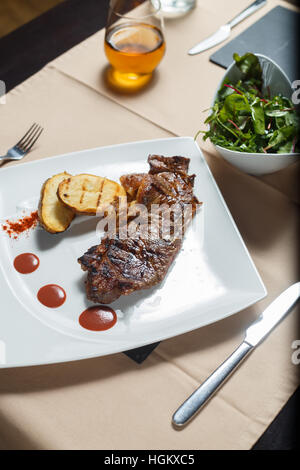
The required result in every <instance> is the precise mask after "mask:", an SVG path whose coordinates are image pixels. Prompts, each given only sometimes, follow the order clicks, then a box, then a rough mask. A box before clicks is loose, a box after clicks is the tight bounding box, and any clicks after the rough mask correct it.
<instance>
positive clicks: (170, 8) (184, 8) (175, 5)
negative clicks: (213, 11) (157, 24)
mask: <svg viewBox="0 0 300 470" xmlns="http://www.w3.org/2000/svg"><path fill="white" fill-rule="evenodd" d="M195 6H196V0H161V12H162V13H163V15H164V16H166V17H168V16H170V17H173V16H181V15H184V14H185V13H187V12H188V11H190V10H192V8H194V7H195Z"/></svg>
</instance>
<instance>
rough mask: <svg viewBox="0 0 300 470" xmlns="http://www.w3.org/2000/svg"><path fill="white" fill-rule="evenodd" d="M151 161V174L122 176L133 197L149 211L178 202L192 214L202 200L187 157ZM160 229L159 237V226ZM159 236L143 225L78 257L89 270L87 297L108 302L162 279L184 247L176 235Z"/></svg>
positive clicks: (100, 301) (156, 158)
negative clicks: (188, 208) (195, 193)
mask: <svg viewBox="0 0 300 470" xmlns="http://www.w3.org/2000/svg"><path fill="white" fill-rule="evenodd" d="M148 162H149V164H150V172H149V173H148V174H136V175H125V176H123V177H121V178H120V180H121V182H122V185H123V186H124V188H125V189H126V188H129V194H130V196H131V197H132V196H133V195H135V197H136V202H137V203H139V204H144V205H145V206H146V207H147V208H148V209H151V205H152V204H159V205H160V204H167V205H168V206H173V205H174V204H175V205H178V204H179V205H180V207H181V208H184V206H185V205H186V204H191V205H192V208H193V213H194V211H195V209H196V205H197V204H199V203H198V200H197V198H196V197H195V196H194V195H193V184H194V178H195V176H194V175H193V176H189V175H188V174H187V171H188V166H189V159H187V158H184V157H169V158H168V157H163V156H157V155H152V156H150V157H149V158H148ZM147 217H148V216H147ZM149 217H150V216H149ZM159 217H161V216H159ZM149 223H150V221H149V219H148V218H147V220H145V224H146V225H147V226H148V224H149ZM144 228H145V227H144ZM147 228H148V227H147ZM158 231H159V234H160V235H161V233H162V232H161V227H160V225H158ZM159 234H158V233H157V232H155V231H154V232H150V233H149V234H148V236H147V237H145V232H144V231H143V226H142V225H141V226H139V227H138V229H137V231H136V232H135V236H134V237H128V238H125V239H121V238H120V236H119V234H118V233H117V234H116V235H115V236H114V237H113V238H110V237H108V236H106V237H104V238H103V239H102V240H101V243H100V245H97V246H94V247H92V248H90V249H89V250H88V251H87V252H86V253H85V254H84V255H83V256H82V257H81V258H79V260H78V261H79V263H80V264H81V267H82V269H83V270H85V271H87V272H88V275H87V281H86V291H87V297H88V299H89V300H91V301H93V302H96V303H103V304H108V303H111V302H113V301H114V300H116V299H118V298H119V297H120V296H121V295H129V294H131V293H132V292H135V291H137V290H141V289H148V288H150V287H152V286H154V285H156V284H158V283H159V282H161V281H162V280H163V279H164V277H165V276H166V274H167V271H168V269H169V267H170V265H171V264H172V262H173V261H174V259H175V257H176V255H177V253H178V251H179V250H180V248H181V245H182V238H181V237H180V238H178V237H177V236H175V235H174V234H173V235H172V234H171V236H169V237H164V236H158V235H159Z"/></svg>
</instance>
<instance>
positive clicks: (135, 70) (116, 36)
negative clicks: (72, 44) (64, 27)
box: [104, 0, 166, 91]
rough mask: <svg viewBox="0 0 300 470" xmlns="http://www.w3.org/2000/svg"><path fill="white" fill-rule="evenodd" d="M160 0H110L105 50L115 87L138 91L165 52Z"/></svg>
mask: <svg viewBox="0 0 300 470" xmlns="http://www.w3.org/2000/svg"><path fill="white" fill-rule="evenodd" d="M160 7H161V4H160V1H159V0H152V1H150V0H146V1H143V0H110V8H109V14H108V21H107V26H106V34H105V43H104V48H105V53H106V56H107V58H108V61H109V63H110V65H111V66H110V67H109V69H108V70H107V75H106V76H107V80H108V82H109V84H110V85H112V86H113V87H114V88H117V89H120V90H124V91H137V90H139V89H140V88H142V87H143V86H145V85H146V84H147V83H148V82H149V81H150V79H151V77H152V75H153V72H154V70H155V69H156V67H157V66H158V64H159V63H160V61H161V60H162V58H163V56H164V53H165V47H166V46H165V40H164V36H163V32H162V29H163V19H162V16H161V14H160V13H161V12H160Z"/></svg>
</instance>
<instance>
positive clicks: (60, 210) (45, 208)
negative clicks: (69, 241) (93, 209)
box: [38, 172, 75, 233]
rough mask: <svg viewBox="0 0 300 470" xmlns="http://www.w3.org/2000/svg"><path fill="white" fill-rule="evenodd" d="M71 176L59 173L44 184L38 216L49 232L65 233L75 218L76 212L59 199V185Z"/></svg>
mask: <svg viewBox="0 0 300 470" xmlns="http://www.w3.org/2000/svg"><path fill="white" fill-rule="evenodd" d="M70 176H71V175H69V173H66V172H65V173H59V174H58V175H54V176H52V178H49V179H48V180H47V181H45V183H44V184H43V187H42V190H41V197H40V203H39V210H38V214H39V221H40V224H41V225H42V227H44V229H45V230H47V232H50V233H61V232H64V231H65V230H67V228H68V227H69V225H70V224H71V222H72V220H73V219H74V217H75V214H74V212H73V211H72V210H71V209H68V208H67V207H66V206H65V205H64V204H62V202H61V201H60V200H59V199H58V197H57V189H58V186H59V184H60V183H61V182H62V181H64V180H65V179H66V178H69V177H70Z"/></svg>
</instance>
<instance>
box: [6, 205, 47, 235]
mask: <svg viewBox="0 0 300 470" xmlns="http://www.w3.org/2000/svg"><path fill="white" fill-rule="evenodd" d="M37 223H38V211H35V212H31V214H30V215H26V216H24V217H21V218H20V219H18V220H14V221H12V220H6V221H5V223H4V224H3V225H2V230H4V231H5V232H6V233H7V235H8V236H9V237H10V238H13V239H14V240H16V239H17V238H18V236H19V235H20V234H21V233H24V232H27V231H29V230H30V229H32V228H34V227H36V225H37Z"/></svg>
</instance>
